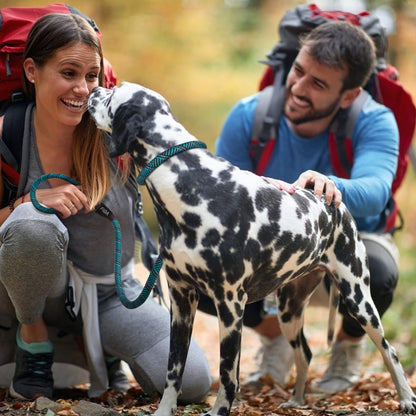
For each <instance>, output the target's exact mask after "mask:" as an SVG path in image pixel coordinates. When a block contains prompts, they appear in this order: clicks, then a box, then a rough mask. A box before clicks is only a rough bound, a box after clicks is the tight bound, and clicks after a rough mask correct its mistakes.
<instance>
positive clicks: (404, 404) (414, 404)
mask: <svg viewBox="0 0 416 416" xmlns="http://www.w3.org/2000/svg"><path fill="white" fill-rule="evenodd" d="M400 409H401V411H402V412H403V413H411V414H415V413H416V396H415V395H412V398H411V399H410V400H404V399H403V400H400Z"/></svg>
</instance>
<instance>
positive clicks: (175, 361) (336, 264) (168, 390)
mask: <svg viewBox="0 0 416 416" xmlns="http://www.w3.org/2000/svg"><path fill="white" fill-rule="evenodd" d="M89 112H90V114H91V115H92V117H93V118H94V120H95V122H96V124H97V126H98V127H99V128H100V129H103V130H106V131H108V132H110V133H111V139H110V141H109V143H108V146H109V150H110V153H111V155H112V156H116V155H120V154H123V153H125V152H129V153H130V154H131V156H132V158H133V159H134V161H135V163H136V164H137V167H138V168H139V169H144V168H146V167H147V166H148V164H149V162H150V161H152V160H154V159H155V158H157V157H158V155H160V154H161V153H162V152H164V151H166V150H167V149H171V148H174V147H175V146H178V145H181V144H183V143H186V142H193V141H196V139H195V137H193V136H192V135H191V134H190V133H189V132H188V131H187V130H186V129H185V128H184V127H183V126H182V125H181V124H179V123H178V122H177V121H176V120H175V118H174V117H173V116H172V114H171V111H170V107H169V104H168V102H167V101H166V100H165V99H164V98H163V97H162V96H161V95H159V94H158V93H156V92H154V91H151V90H149V89H146V88H144V87H142V86H140V85H137V84H132V83H127V82H125V83H123V84H122V85H121V86H119V87H116V88H114V89H113V90H108V89H105V88H101V87H97V88H95V89H94V91H93V92H92V94H91V96H90V98H89ZM146 186H147V188H148V190H149V193H150V195H151V197H152V200H153V203H154V208H155V212H156V216H157V219H158V222H159V226H160V235H159V244H160V247H159V249H160V255H161V257H162V259H163V262H164V267H165V271H166V275H167V279H168V285H169V296H170V300H171V341H170V354H169V364H168V370H167V376H166V385H165V390H164V392H163V396H162V399H161V402H160V404H159V407H158V410H157V411H156V413H155V415H156V416H170V415H173V414H174V413H175V411H176V408H177V396H178V394H179V393H180V388H181V379H182V374H183V371H184V365H185V361H186V356H187V351H188V347H189V342H190V338H191V334H192V326H193V321H194V316H195V312H196V309H197V304H198V293H205V294H207V295H208V296H210V297H211V298H212V299H213V301H214V303H215V306H216V310H217V315H218V319H219V331H220V332H219V333H220V358H221V361H220V388H219V391H218V394H217V399H216V402H215V404H214V406H213V408H212V409H211V411H210V412H209V413H208V414H209V415H212V416H219V415H221V416H224V415H229V414H230V409H231V406H232V403H233V400H234V398H235V394H236V392H237V391H238V387H239V386H238V373H239V361H240V350H241V331H242V317H243V312H244V308H245V305H246V304H247V303H250V302H253V301H256V300H259V299H262V298H264V297H265V296H266V295H267V294H269V293H270V292H272V291H275V290H277V297H278V302H277V303H278V308H279V313H278V317H279V320H280V324H281V327H282V331H283V333H284V335H285V336H286V337H287V339H288V340H289V342H290V344H291V346H292V347H293V349H294V354H295V364H296V369H297V378H296V384H295V388H294V393H293V396H292V398H291V399H290V400H289V401H288V402H287V403H284V404H283V405H282V406H285V407H296V406H299V405H302V404H304V392H305V385H306V381H307V372H308V366H309V362H310V360H311V351H310V349H309V347H308V345H307V342H306V339H305V336H304V332H303V315H304V309H305V306H306V305H307V303H308V301H309V298H310V297H311V295H312V293H313V291H314V290H315V288H316V287H317V285H318V284H319V283H320V282H321V280H322V278H323V277H324V275H325V274H328V275H329V276H330V277H331V279H332V283H333V284H332V285H331V286H332V287H333V288H334V291H333V292H334V293H335V294H334V295H333V296H332V306H331V308H330V309H332V311H333V310H334V308H336V300H337V298H338V294H339V296H341V297H342V298H343V300H344V302H345V304H346V305H347V308H348V310H349V312H350V313H351V315H352V316H354V317H355V318H356V319H357V320H358V321H359V323H360V324H361V325H362V327H363V328H364V329H365V331H366V332H367V334H368V335H369V336H370V337H371V339H372V340H373V342H374V343H375V344H376V346H377V347H378V349H379V350H380V353H381V355H382V357H383V359H384V363H385V365H386V367H387V368H388V370H389V371H390V373H391V376H392V379H393V381H394V383H395V386H396V389H397V392H398V396H399V400H400V405H401V409H402V410H403V411H404V412H407V413H415V412H416V397H415V395H414V394H413V392H412V389H411V388H410V386H409V383H408V381H407V379H406V376H405V374H404V371H403V368H402V365H401V364H400V362H399V359H398V358H397V355H396V352H395V350H394V348H393V347H392V346H391V345H390V344H389V343H388V341H387V340H386V339H385V337H384V331H383V328H382V324H381V321H380V317H379V315H378V313H377V310H376V308H375V306H374V303H373V301H372V299H371V295H370V289H369V280H370V276H369V270H368V265H367V257H366V251H365V248H364V244H363V242H362V241H361V240H360V238H359V236H358V233H357V229H356V227H355V223H354V220H353V219H352V217H351V215H350V214H349V212H348V210H347V209H346V207H345V205H343V204H341V205H340V206H339V207H335V206H334V204H331V205H328V204H327V203H326V202H325V199H324V198H322V199H318V198H317V197H315V196H314V194H313V192H312V191H311V190H305V189H298V190H296V192H295V193H293V194H289V193H287V192H285V191H283V190H280V189H278V187H276V186H274V185H273V184H271V183H269V182H268V181H267V180H265V179H264V178H262V177H259V176H257V175H255V174H253V173H250V172H247V171H243V170H240V169H238V168H237V167H235V166H233V165H232V164H230V163H229V162H227V161H225V160H223V159H222V158H219V157H215V156H213V155H212V154H211V153H209V152H208V151H207V150H206V149H202V148H193V149H190V150H187V151H184V152H182V153H180V154H177V155H174V156H172V157H168V158H166V161H164V163H162V164H160V166H158V167H157V168H156V169H154V170H153V171H152V172H151V173H150V175H148V176H147V179H146Z"/></svg>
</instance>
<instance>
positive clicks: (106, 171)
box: [23, 13, 112, 208]
mask: <svg viewBox="0 0 416 416" xmlns="http://www.w3.org/2000/svg"><path fill="white" fill-rule="evenodd" d="M78 42H81V43H84V44H86V45H88V46H89V47H91V49H92V50H93V51H95V52H96V53H98V55H99V56H100V62H101V71H100V74H99V85H101V86H103V85H104V64H103V53H102V48H101V43H100V39H99V37H98V35H97V33H96V32H95V31H94V29H93V28H92V26H91V25H90V24H89V23H88V22H87V21H86V20H85V19H84V18H82V17H81V16H78V15H74V14H61V13H52V14H48V15H46V16H43V17H41V18H40V19H38V20H37V21H36V22H35V24H34V25H33V27H32V29H31V30H30V32H29V35H28V38H27V42H26V48H25V52H24V54H23V59H27V58H32V59H33V61H34V62H35V64H36V65H37V66H39V67H42V66H43V65H45V64H46V63H47V62H48V60H49V59H51V58H52V57H53V56H54V54H55V53H56V52H57V51H58V50H59V49H61V48H66V47H68V46H70V45H71V44H75V43H78ZM23 83H24V90H25V93H26V95H27V97H28V98H29V100H31V101H36V96H35V87H34V85H33V84H32V83H30V82H29V81H28V79H27V78H26V76H25V73H24V71H23ZM72 170H73V171H72V172H71V176H72V177H73V178H74V179H76V180H78V181H79V182H80V183H81V184H82V189H83V192H85V194H86V195H87V197H88V200H89V202H90V206H91V208H92V207H94V206H95V205H96V204H97V203H98V202H100V201H101V200H102V198H103V197H104V196H105V194H106V193H107V192H108V190H109V189H110V187H111V185H112V184H111V178H110V168H109V158H108V153H107V150H106V147H105V140H104V134H103V132H102V131H100V130H99V129H97V127H96V125H95V123H94V121H93V120H92V118H91V116H90V115H89V113H88V112H85V113H84V115H83V117H82V120H81V123H80V124H79V125H78V126H77V127H76V129H75V131H74V141H73V149H72Z"/></svg>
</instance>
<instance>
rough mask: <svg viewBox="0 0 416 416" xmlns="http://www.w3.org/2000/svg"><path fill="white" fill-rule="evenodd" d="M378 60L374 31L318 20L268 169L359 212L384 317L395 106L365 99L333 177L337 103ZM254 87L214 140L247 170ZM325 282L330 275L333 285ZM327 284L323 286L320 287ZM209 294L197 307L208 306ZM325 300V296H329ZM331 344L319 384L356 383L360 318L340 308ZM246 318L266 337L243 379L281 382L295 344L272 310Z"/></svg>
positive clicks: (356, 91) (293, 78)
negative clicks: (345, 170)
mask: <svg viewBox="0 0 416 416" xmlns="http://www.w3.org/2000/svg"><path fill="white" fill-rule="evenodd" d="M374 60H375V51H374V45H373V41H372V39H371V38H370V37H369V36H368V35H367V34H366V33H365V32H364V31H363V30H362V29H360V28H359V27H356V26H353V25H351V24H349V23H346V22H335V21H334V22H330V23H325V24H323V25H320V26H318V27H317V28H315V29H314V30H313V31H312V32H310V33H309V35H307V37H306V38H304V39H303V40H302V41H301V49H300V51H299V54H298V56H297V58H296V59H295V62H294V64H293V66H292V68H291V70H290V72H289V74H288V77H287V81H286V98H285V103H284V109H283V114H282V117H281V118H280V122H279V126H278V134H277V137H278V139H277V143H276V145H275V148H274V150H273V154H272V156H271V160H270V162H269V164H268V166H267V168H266V171H265V176H268V177H272V178H276V179H279V180H282V181H286V182H289V183H294V184H295V185H296V186H299V187H302V188H304V187H313V188H314V190H315V194H317V195H321V194H322V193H325V195H326V199H327V201H328V202H331V200H333V201H334V202H335V203H337V204H338V203H339V202H340V201H341V198H342V200H343V202H344V203H345V204H346V205H347V207H348V209H349V210H350V212H351V214H352V215H353V216H354V218H355V220H356V222H357V226H358V229H359V230H360V232H361V236H362V238H363V239H364V241H365V245H366V248H367V252H368V256H369V264H370V274H371V292H372V296H373V299H374V302H375V304H376V306H377V309H378V311H379V313H380V315H382V314H383V313H384V312H385V311H386V310H387V308H388V307H389V306H390V304H391V302H392V299H393V291H394V288H395V286H396V283H397V280H398V265H397V254H396V247H395V245H394V244H393V242H392V241H391V235H390V234H377V233H375V231H376V229H377V226H378V225H379V222H380V218H381V213H382V211H383V209H384V208H385V206H386V204H387V202H388V200H389V197H390V193H391V185H392V181H393V178H394V175H395V172H396V167H397V156H398V142H399V136H398V129H397V125H396V122H395V119H394V116H393V114H392V113H391V112H390V110H388V109H387V108H386V107H384V106H382V105H380V104H378V103H376V102H375V101H374V100H373V99H372V98H371V97H369V98H368V99H367V100H366V102H365V104H364V106H363V108H362V110H361V113H360V114H359V116H358V117H357V121H356V124H355V126H354V131H353V135H352V143H353V152H354V161H353V168H352V172H351V178H350V179H342V178H339V177H336V176H335V175H334V171H333V168H332V165H331V161H330V156H329V148H328V134H329V126H330V124H331V122H332V121H333V119H334V117H335V116H336V114H337V112H338V111H339V110H340V109H343V108H347V107H349V106H350V105H351V103H353V101H354V100H355V99H356V98H357V97H358V96H359V95H360V92H361V88H362V86H363V85H365V82H366V81H367V79H368V77H369V76H370V74H371V71H372V67H373V63H374ZM257 102H258V94H255V95H253V96H251V97H248V98H245V99H243V100H241V101H240V102H239V103H237V104H236V106H235V107H234V108H233V109H232V111H231V112H230V114H229V116H228V117H227V119H226V121H225V124H224V126H223V129H222V131H221V134H220V137H219V138H218V141H217V144H216V150H217V154H218V155H219V156H221V157H224V158H225V159H228V160H229V161H230V162H232V163H234V164H235V165H237V166H239V167H240V168H242V169H246V170H253V162H252V159H251V158H250V155H249V142H250V137H251V131H252V126H253V118H254V111H255V108H256V104H257ZM328 285H329V280H328V281H327V282H326V290H327V289H328ZM324 292H326V291H325V290H324ZM203 305H204V300H202V303H201V309H204V306H203ZM326 305H328V303H326ZM340 312H341V313H342V314H343V317H342V326H341V328H340V329H339V332H338V333H337V336H336V341H335V342H334V344H333V346H332V356H331V360H330V363H329V366H328V368H327V370H326V371H325V373H324V375H323V378H322V379H321V380H320V382H319V387H320V388H321V389H322V390H324V391H328V392H336V391H341V390H344V389H347V388H349V387H351V386H352V385H353V384H354V383H355V382H356V381H358V379H359V376H360V360H361V355H362V349H363V343H362V337H363V335H364V333H365V332H364V331H363V330H362V329H361V326H360V325H359V324H358V323H357V321H355V320H354V319H353V318H351V317H350V316H349V315H345V314H344V310H343V308H342V305H341V307H340ZM245 325H247V326H250V327H252V328H253V329H254V330H255V331H256V332H257V333H258V334H259V335H260V338H261V341H262V349H261V359H262V360H261V364H260V366H259V370H258V371H256V372H255V373H253V374H251V375H250V376H249V379H248V380H246V382H247V381H258V380H261V378H262V377H263V376H264V375H265V374H266V373H269V374H270V375H271V376H272V377H273V378H274V379H275V380H276V381H277V382H280V383H284V382H285V380H286V376H287V372H288V371H289V369H290V367H291V365H292V363H293V355H292V352H291V349H290V347H289V344H288V343H287V341H286V340H285V339H284V338H283V336H282V335H281V332H280V328H279V325H278V322H277V319H276V316H275V315H274V316H273V315H265V312H264V311H263V304H262V302H260V303H255V304H252V305H247V308H246V313H245Z"/></svg>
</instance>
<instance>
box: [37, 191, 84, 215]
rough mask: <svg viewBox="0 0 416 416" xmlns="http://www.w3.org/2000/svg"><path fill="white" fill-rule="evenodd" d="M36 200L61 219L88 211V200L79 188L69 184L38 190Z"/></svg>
mask: <svg viewBox="0 0 416 416" xmlns="http://www.w3.org/2000/svg"><path fill="white" fill-rule="evenodd" d="M36 199H37V200H38V202H39V203H41V204H43V205H45V206H46V207H48V208H53V209H55V210H56V211H57V212H58V213H59V215H60V216H61V218H68V217H70V216H71V215H76V214H78V212H79V211H80V210H82V209H84V212H85V213H88V212H89V211H90V210H89V206H88V199H87V197H86V196H85V194H84V193H83V192H82V190H81V187H80V186H75V185H72V184H70V183H68V184H64V185H60V186H57V187H54V188H48V189H38V190H37V191H36Z"/></svg>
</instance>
